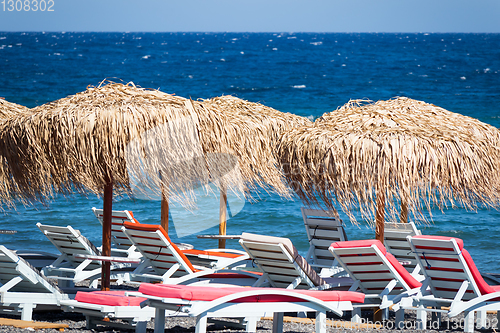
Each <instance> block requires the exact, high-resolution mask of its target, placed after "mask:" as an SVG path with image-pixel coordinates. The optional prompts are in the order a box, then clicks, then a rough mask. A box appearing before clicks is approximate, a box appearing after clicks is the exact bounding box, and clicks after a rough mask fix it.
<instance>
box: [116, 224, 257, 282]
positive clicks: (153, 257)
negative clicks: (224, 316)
mask: <svg viewBox="0 0 500 333" xmlns="http://www.w3.org/2000/svg"><path fill="white" fill-rule="evenodd" d="M122 230H123V232H124V233H125V234H126V235H127V237H128V238H129V239H130V241H131V242H132V243H133V244H134V245H135V247H136V249H137V250H138V251H139V252H141V254H142V256H143V262H142V263H141V264H140V265H139V267H137V269H136V270H135V271H134V272H133V273H131V276H132V278H135V279H139V280H141V281H148V280H150V279H152V280H159V281H162V282H163V283H171V284H177V283H192V282H195V281H199V280H203V281H208V280H207V279H212V278H213V279H216V278H227V277H229V278H230V279H232V280H234V281H233V282H232V283H234V284H245V285H251V284H253V283H254V282H255V280H256V279H257V277H256V275H255V274H250V273H244V272H243V271H238V272H234V271H231V270H229V269H228V268H231V267H235V266H238V265H241V264H242V263H244V264H246V261H247V259H248V256H247V255H243V256H242V255H236V254H228V253H219V252H207V251H198V252H203V253H204V255H205V256H206V257H207V258H210V259H211V260H216V258H219V259H220V260H219V261H218V263H219V264H218V265H217V266H215V267H213V268H207V267H204V266H196V265H193V264H192V263H191V261H190V260H189V258H188V257H187V256H186V255H185V252H186V251H190V250H185V251H181V250H180V249H179V248H178V247H177V245H176V244H174V243H173V242H172V241H171V240H170V237H169V236H168V234H167V232H166V231H165V230H164V229H163V228H162V227H161V226H160V225H154V224H140V223H129V222H124V224H123V227H122ZM151 270H152V271H151ZM217 271H218V272H223V273H224V274H217V275H214V274H213V273H215V272H217ZM211 281H212V282H213V281H214V280H211ZM224 281H228V280H224Z"/></svg>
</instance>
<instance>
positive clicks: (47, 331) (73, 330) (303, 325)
mask: <svg viewBox="0 0 500 333" xmlns="http://www.w3.org/2000/svg"><path fill="white" fill-rule="evenodd" d="M349 316H350V315H349V313H346V314H345V316H344V317H343V318H341V319H339V318H331V316H328V317H329V318H328V319H327V323H326V324H327V332H352V333H358V332H379V333H390V332H415V333H418V332H426V333H438V332H463V331H464V329H463V316H462V315H460V316H457V317H455V318H448V317H447V316H446V315H443V316H442V319H441V325H440V326H438V324H437V322H436V321H433V320H432V318H431V316H430V315H429V316H428V324H427V325H428V327H427V329H426V330H417V329H416V328H415V323H416V321H415V319H416V318H415V312H412V311H407V312H406V313H405V322H404V323H405V326H404V328H403V329H401V330H400V329H395V328H394V313H392V312H391V313H390V318H389V320H387V321H384V322H382V323H380V322H376V323H373V321H371V319H368V318H371V314H370V313H369V312H366V313H363V318H364V319H363V320H364V321H365V324H353V323H351V322H350V321H349V320H350V317H349ZM11 318H15V317H11ZM33 321H35V322H45V323H55V324H66V325H68V327H67V328H65V329H55V328H42V329H36V330H35V329H34V328H31V327H27V328H17V327H13V326H0V332H5V333H17V332H33V331H36V332H38V333H56V332H60V331H64V332H66V333H91V332H103V333H112V332H121V331H125V330H123V329H117V328H112V327H109V326H103V325H97V328H96V329H87V328H86V321H85V317H84V315H83V314H80V313H71V312H63V311H48V312H35V313H34V314H33ZM216 321H217V322H216V323H210V322H209V324H208V326H207V331H209V332H214V333H216V332H220V333H223V332H229V333H237V332H245V330H244V329H243V328H237V327H235V326H234V325H235V323H236V320H234V319H225V318H218V319H217V320H216ZM486 322H487V324H486V325H487V327H486V328H485V329H482V330H480V332H491V331H493V332H496V323H497V319H496V314H493V313H489V314H488V318H487V321H486ZM272 328H273V323H272V320H270V318H269V319H267V318H266V319H262V320H260V321H259V322H258V323H257V332H262V333H270V332H272ZM129 331H131V332H133V330H129ZM194 331H195V319H194V318H188V317H171V318H167V319H166V321H165V332H166V333H181V332H194ZM314 331H315V325H314V319H309V318H297V317H285V319H284V322H283V332H290V333H292V332H293V333H300V332H304V333H305V332H314ZM148 332H153V322H152V321H151V322H149V323H148Z"/></svg>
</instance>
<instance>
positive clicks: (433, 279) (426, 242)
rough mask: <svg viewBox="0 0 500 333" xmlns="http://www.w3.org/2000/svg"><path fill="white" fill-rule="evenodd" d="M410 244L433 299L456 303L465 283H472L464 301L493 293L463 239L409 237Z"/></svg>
mask: <svg viewBox="0 0 500 333" xmlns="http://www.w3.org/2000/svg"><path fill="white" fill-rule="evenodd" d="M408 241H409V242H410V244H411V246H412V249H413V251H414V253H415V254H416V256H417V259H418V261H419V264H420V265H421V267H422V271H423V274H424V276H425V278H426V279H428V281H429V285H430V287H431V290H432V294H433V295H434V296H436V297H439V298H446V299H453V298H454V297H455V296H456V294H457V292H458V290H459V288H460V286H461V285H462V283H463V281H468V282H470V283H469V287H468V288H467V291H466V293H465V294H464V297H463V300H470V299H472V298H474V297H477V296H479V295H481V294H484V293H488V292H491V290H489V288H490V287H489V286H488V285H487V284H486V282H484V280H483V279H482V278H481V274H479V271H477V268H476V266H475V265H474V262H473V261H472V258H471V257H470V255H469V253H468V252H467V250H465V249H464V248H463V241H462V240H461V239H459V238H453V237H442V236H427V235H425V236H414V237H408ZM466 257H467V259H466ZM467 261H469V263H468V262H467ZM480 289H482V291H481V290H480Z"/></svg>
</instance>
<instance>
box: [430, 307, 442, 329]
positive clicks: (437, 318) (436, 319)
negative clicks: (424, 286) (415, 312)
mask: <svg viewBox="0 0 500 333" xmlns="http://www.w3.org/2000/svg"><path fill="white" fill-rule="evenodd" d="M434 309H436V307H434ZM431 320H432V326H433V328H434V323H437V324H436V326H437V327H441V312H432V319H431Z"/></svg>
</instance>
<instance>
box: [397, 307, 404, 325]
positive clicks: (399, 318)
mask: <svg viewBox="0 0 500 333" xmlns="http://www.w3.org/2000/svg"><path fill="white" fill-rule="evenodd" d="M395 322H396V328H397V329H399V330H402V329H403V328H404V327H405V310H404V309H399V310H398V311H396V320H395Z"/></svg>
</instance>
